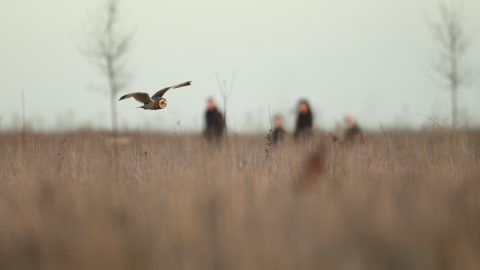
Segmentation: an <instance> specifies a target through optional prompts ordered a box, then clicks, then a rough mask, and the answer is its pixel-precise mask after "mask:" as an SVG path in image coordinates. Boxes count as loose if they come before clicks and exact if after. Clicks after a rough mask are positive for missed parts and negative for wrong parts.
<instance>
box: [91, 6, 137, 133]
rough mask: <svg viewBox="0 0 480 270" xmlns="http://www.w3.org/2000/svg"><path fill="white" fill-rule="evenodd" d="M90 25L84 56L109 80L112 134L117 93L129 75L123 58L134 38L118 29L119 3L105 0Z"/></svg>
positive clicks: (114, 128) (114, 124)
mask: <svg viewBox="0 0 480 270" xmlns="http://www.w3.org/2000/svg"><path fill="white" fill-rule="evenodd" d="M100 11H101V12H100V13H98V17H97V18H95V19H96V20H94V21H92V22H91V29H90V31H89V32H88V33H87V34H88V36H87V38H88V40H87V43H86V48H85V49H84V50H82V51H83V53H84V54H85V55H86V56H87V57H88V58H90V59H92V60H93V61H94V62H95V63H96V65H97V66H98V68H99V69H100V71H101V73H102V74H103V75H104V76H105V77H106V78H107V80H108V87H109V91H108V94H109V96H110V106H111V116H112V128H113V132H114V134H116V131H117V106H116V105H117V102H116V101H117V100H116V97H117V93H118V92H120V91H122V90H123V89H125V87H126V85H127V78H128V73H127V71H126V70H125V66H126V56H127V54H128V52H129V51H130V48H131V43H132V39H133V36H132V35H131V34H128V33H125V32H124V31H121V30H119V16H118V1H117V0H108V2H106V4H105V6H103V7H102V9H101V10H100Z"/></svg>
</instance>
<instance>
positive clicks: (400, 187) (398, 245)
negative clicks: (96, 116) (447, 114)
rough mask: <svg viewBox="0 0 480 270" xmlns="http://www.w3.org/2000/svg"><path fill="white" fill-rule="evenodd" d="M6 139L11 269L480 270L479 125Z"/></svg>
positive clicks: (0, 140)
mask: <svg viewBox="0 0 480 270" xmlns="http://www.w3.org/2000/svg"><path fill="white" fill-rule="evenodd" d="M119 138H120V139H119V140H118V144H117V145H116V147H117V150H116V151H115V149H114V148H115V146H114V145H112V143H111V140H110V139H109V135H108V134H107V133H102V132H93V131H79V132H75V133H65V134H26V136H24V137H23V138H22V136H21V134H10V133H3V134H0V222H1V225H0V269H215V270H216V269H249V270H250V269H252V270H253V269H262V270H263V269H288V270H290V269H302V270H303V269H480V132H479V131H458V132H455V133H450V132H447V133H443V132H434V133H428V132H424V133H420V132H400V131H387V132H385V133H382V132H378V133H375V134H368V137H367V139H366V140H365V141H364V142H362V143H358V144H355V145H352V146H346V145H341V144H334V143H332V142H331V141H330V139H329V137H328V136H327V135H318V136H316V137H314V138H312V139H311V140H309V141H308V142H305V143H301V144H295V143H293V142H291V140H288V139H287V141H286V142H285V143H284V144H282V145H280V146H278V147H276V148H273V147H272V148H271V149H270V152H269V157H268V158H267V159H265V152H264V149H265V143H266V140H265V138H264V136H263V135H258V136H253V135H251V136H247V135H241V136H230V141H229V147H228V151H227V148H226V147H225V145H224V144H222V145H221V146H219V147H217V146H214V145H213V146H212V145H209V144H207V143H206V142H205V141H204V140H203V139H202V138H200V137H199V136H196V135H188V134H184V135H165V134H154V133H135V132H132V133H126V134H121V135H119Z"/></svg>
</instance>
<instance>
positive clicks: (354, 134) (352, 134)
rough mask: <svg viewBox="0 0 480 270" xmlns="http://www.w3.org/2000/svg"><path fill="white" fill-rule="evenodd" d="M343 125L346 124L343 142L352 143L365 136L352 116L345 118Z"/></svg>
mask: <svg viewBox="0 0 480 270" xmlns="http://www.w3.org/2000/svg"><path fill="white" fill-rule="evenodd" d="M345 123H346V124H347V131H346V132H345V136H344V140H345V142H354V141H357V140H358V139H361V138H363V137H364V136H365V135H364V133H363V132H362V130H361V129H360V127H359V126H358V124H357V121H356V120H355V118H354V117H353V116H347V117H346V118H345Z"/></svg>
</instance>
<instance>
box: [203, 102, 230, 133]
mask: <svg viewBox="0 0 480 270" xmlns="http://www.w3.org/2000/svg"><path fill="white" fill-rule="evenodd" d="M205 123H206V126H205V131H204V133H203V135H204V136H205V138H206V139H207V141H218V140H220V139H221V138H222V135H223V129H224V127H225V123H224V121H223V115H222V113H220V112H219V111H218V110H217V106H216V105H215V102H214V101H213V99H212V98H209V99H207V112H206V113H205Z"/></svg>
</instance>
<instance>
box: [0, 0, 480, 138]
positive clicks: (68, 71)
mask: <svg viewBox="0 0 480 270" xmlns="http://www.w3.org/2000/svg"><path fill="white" fill-rule="evenodd" d="M1 2H2V4H1V7H2V8H1V9H0V74H1V75H0V116H1V115H3V120H2V122H0V131H1V130H6V129H12V128H15V127H19V126H20V121H19V120H20V116H21V95H20V93H21V90H22V89H23V91H24V95H25V104H26V119H27V121H28V122H29V123H30V126H31V127H32V128H33V129H35V130H37V131H48V130H52V129H75V128H79V127H84V126H93V127H96V128H110V116H109V99H108V97H107V95H105V94H101V93H98V92H95V90H93V89H94V88H99V87H100V88H101V87H105V86H106V84H105V83H104V78H103V77H101V75H100V73H99V72H98V70H97V69H96V66H95V65H93V64H92V63H91V62H89V61H88V60H87V59H86V58H85V57H84V56H83V55H82V54H80V53H79V51H78V47H79V45H78V43H81V42H83V40H82V37H83V36H84V29H85V28H86V27H87V25H88V22H89V18H91V16H92V14H95V12H97V10H98V9H99V8H101V6H102V4H101V1H98V0H87V1H85V0H83V1H64V0H44V1H35V0H15V1H13V0H1ZM436 5H437V1H435V0H422V1H418V0H402V1H398V0H325V1H318V0H315V1H298V0H296V1H293V0H282V1H278V0H275V1H273V0H271V1H270V0H268V1H258V0H242V1H229V0H223V1H220V0H203V1H186V0H176V1H146V0H145V1H132V0H124V1H120V14H121V20H122V23H123V25H124V26H126V27H127V29H133V31H134V33H135V35H134V44H133V45H134V46H133V49H132V51H131V54H130V57H129V60H130V62H129V63H130V70H131V71H132V74H133V78H132V80H131V83H130V85H129V87H128V89H127V90H125V92H124V93H126V92H133V91H135V92H136V91H145V92H149V93H152V94H153V93H154V92H156V91H157V90H159V89H161V88H163V87H166V86H170V85H173V84H176V83H180V82H184V81H187V80H191V81H192V86H189V87H185V88H180V89H176V90H174V91H171V92H169V93H168V95H167V96H166V98H167V100H168V106H167V108H166V109H165V110H161V111H144V110H141V109H137V108H135V107H137V106H139V104H138V103H137V102H136V101H134V100H133V99H130V100H125V101H122V102H119V103H118V110H119V126H120V127H122V128H124V127H128V128H131V129H136V128H139V129H146V128H149V129H154V130H161V131H175V132H181V131H200V130H201V129H202V127H203V112H204V109H205V99H206V98H207V97H209V96H213V97H214V98H216V100H217V101H218V102H219V103H220V101H221V98H220V94H219V90H218V84H217V81H216V78H215V72H218V73H219V75H220V76H221V77H222V78H224V79H226V80H227V81H230V78H231V74H232V71H233V70H234V69H235V71H236V78H235V83H234V88H233V92H232V95H231V98H230V100H229V102H228V110H229V117H228V118H229V119H228V121H229V123H230V126H229V127H230V129H232V130H233V129H234V130H235V131H237V132H250V131H263V130H267V129H268V128H269V126H270V123H269V121H268V106H270V109H271V113H272V115H273V114H277V113H281V114H283V115H284V116H285V119H286V125H287V128H288V129H290V130H291V129H293V125H294V121H295V115H294V112H293V111H294V108H295V106H296V103H297V101H298V100H299V99H300V98H307V99H308V100H310V102H311V105H312V107H313V111H314V113H315V125H316V126H318V127H320V128H324V129H331V128H333V127H334V126H335V124H336V123H337V122H340V121H342V120H343V118H344V117H345V116H346V115H347V114H352V115H355V116H357V118H358V120H359V122H360V124H361V125H363V126H364V127H366V128H370V129H375V128H378V127H379V123H382V124H383V125H385V126H387V127H388V126H390V127H392V126H395V125H401V126H406V127H416V126H415V125H414V123H417V124H422V123H424V122H425V120H424V119H423V118H422V117H421V116H419V115H417V113H418V114H424V115H433V114H437V115H440V117H442V118H447V117H449V116H450V99H449V98H450V93H449V91H448V90H447V89H442V88H441V87H439V86H438V85H436V84H435V83H434V82H433V80H432V79H431V78H430V77H429V74H430V70H429V68H428V60H429V57H430V56H431V52H432V49H433V48H434V45H433V42H432V38H431V35H430V32H429V29H428V28H427V26H426V23H425V22H426V20H425V16H426V15H425V14H426V13H429V14H430V15H431V16H432V17H434V16H435V14H436V11H437V10H436V7H437V6H436ZM464 5H465V6H466V9H465V13H466V17H467V19H468V21H467V23H468V24H467V26H469V27H470V29H472V30H474V29H478V26H479V25H480V16H478V14H480V1H477V0H469V1H464ZM479 30H480V29H479ZM479 33H480V32H479V31H478V30H477V31H476V32H475V37H476V39H475V40H474V41H475V42H474V44H473V47H472V54H471V55H470V56H469V59H473V60H476V59H480V57H479V56H480V40H479V38H478V37H479ZM124 93H121V94H119V96H120V95H122V94H124ZM478 104H480V87H478V84H477V86H474V87H469V88H466V89H463V90H462V91H461V92H460V93H459V108H460V114H461V115H462V116H463V117H464V118H466V119H468V121H469V123H470V124H471V125H475V126H479V125H480V119H479V115H480V108H479V106H478ZM219 107H220V109H222V110H223V104H220V106H219ZM179 121H180V124H178V122H179Z"/></svg>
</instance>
